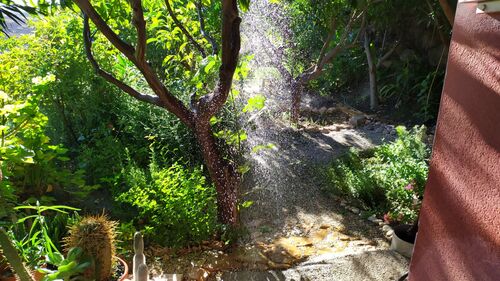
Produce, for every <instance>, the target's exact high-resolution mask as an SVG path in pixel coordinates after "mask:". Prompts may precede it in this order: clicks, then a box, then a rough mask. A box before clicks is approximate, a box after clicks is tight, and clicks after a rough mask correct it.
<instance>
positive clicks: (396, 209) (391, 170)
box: [327, 126, 430, 223]
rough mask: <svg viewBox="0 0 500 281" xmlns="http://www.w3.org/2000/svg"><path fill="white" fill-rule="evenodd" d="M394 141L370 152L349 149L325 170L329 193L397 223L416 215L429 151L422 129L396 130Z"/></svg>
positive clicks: (426, 170) (425, 174) (425, 178)
mask: <svg viewBox="0 0 500 281" xmlns="http://www.w3.org/2000/svg"><path fill="white" fill-rule="evenodd" d="M396 131H397V134H398V138H397V139H396V140H395V141H393V142H390V143H386V144H383V145H381V146H378V147H376V148H375V149H373V150H370V151H365V152H360V151H357V150H354V149H351V150H350V151H349V152H348V153H347V154H346V155H344V156H343V157H341V158H339V159H338V160H336V161H334V163H333V164H332V165H331V166H330V167H329V168H328V169H327V178H328V180H329V183H330V185H329V187H330V191H332V192H334V193H336V194H340V195H347V196H348V197H350V198H352V199H355V200H356V201H357V202H358V203H360V204H361V205H362V206H363V207H365V208H366V209H368V210H371V211H374V212H377V213H382V212H383V213H386V214H387V216H385V217H386V218H389V219H391V220H394V221H398V222H403V223H406V222H411V221H413V220H415V219H416V218H417V216H418V211H419V208H420V200H421V198H422V196H423V191H424V186H425V182H426V180H427V174H428V158H429V155H430V149H429V148H428V147H427V145H426V144H425V143H424V141H423V139H424V136H425V127H424V126H421V127H415V128H413V130H411V131H407V130H406V129H405V128H404V127H397V128H396Z"/></svg>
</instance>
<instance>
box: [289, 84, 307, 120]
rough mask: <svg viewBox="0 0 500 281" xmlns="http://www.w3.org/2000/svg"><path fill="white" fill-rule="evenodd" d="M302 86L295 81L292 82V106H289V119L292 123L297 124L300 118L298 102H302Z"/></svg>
mask: <svg viewBox="0 0 500 281" xmlns="http://www.w3.org/2000/svg"><path fill="white" fill-rule="evenodd" d="M303 88H304V87H303V86H302V85H301V84H300V83H298V82H296V81H293V82H292V108H291V115H292V116H291V119H292V123H294V124H297V123H298V122H299V118H300V103H301V102H302V90H303Z"/></svg>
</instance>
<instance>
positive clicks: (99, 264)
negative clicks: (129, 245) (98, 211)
mask: <svg viewBox="0 0 500 281" xmlns="http://www.w3.org/2000/svg"><path fill="white" fill-rule="evenodd" d="M116 226H117V223H116V222H114V221H110V220H109V219H108V218H107V217H106V216H105V215H98V216H87V217H84V218H82V220H81V221H80V222H78V223H76V224H74V225H73V226H71V227H70V229H69V236H68V237H66V238H64V244H65V247H66V249H70V248H74V247H79V248H81V249H82V251H83V256H85V257H87V258H90V259H91V260H92V261H93V263H92V264H93V266H91V268H90V269H89V270H87V271H86V272H85V274H84V275H85V277H87V278H89V279H91V280H97V281H103V280H108V279H109V277H110V276H111V274H112V272H111V268H112V264H113V257H114V254H115V237H116Z"/></svg>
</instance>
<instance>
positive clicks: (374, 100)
mask: <svg viewBox="0 0 500 281" xmlns="http://www.w3.org/2000/svg"><path fill="white" fill-rule="evenodd" d="M364 37H365V38H364V44H363V46H364V49H365V54H366V61H367V62H368V74H369V77H370V109H371V110H375V109H377V108H378V104H379V101H378V89H377V67H376V66H375V63H374V62H373V54H372V52H371V50H370V38H369V36H368V31H365V36H364Z"/></svg>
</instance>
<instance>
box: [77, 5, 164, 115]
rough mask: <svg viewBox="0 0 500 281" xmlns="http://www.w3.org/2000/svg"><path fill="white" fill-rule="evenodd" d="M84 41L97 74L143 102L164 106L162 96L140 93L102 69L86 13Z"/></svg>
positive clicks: (84, 18) (86, 51)
mask: <svg viewBox="0 0 500 281" xmlns="http://www.w3.org/2000/svg"><path fill="white" fill-rule="evenodd" d="M83 42H84V45H85V53H86V55H87V58H88V60H89V61H90V63H91V64H92V66H93V67H94V69H95V71H96V73H97V74H99V75H100V76H101V77H103V78H104V79H106V80H107V81H108V82H110V83H112V84H114V85H115V86H117V87H118V88H120V89H121V90H123V91H124V92H125V93H127V94H129V95H130V96H131V97H134V98H136V99H138V100H140V101H143V102H147V103H150V104H153V105H156V106H160V107H163V103H162V102H161V100H160V98H158V97H155V96H150V95H145V94H141V93H139V92H138V91H136V90H135V89H134V88H132V87H130V86H129V85H127V84H125V83H124V82H122V81H120V80H118V79H116V78H115V77H114V76H113V75H111V74H110V73H108V72H106V71H104V70H102V69H101V68H100V67H99V64H98V63H97V61H96V59H95V58H94V55H93V54H92V38H91V35H90V25H89V17H88V16H87V15H86V14H84V16H83Z"/></svg>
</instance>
